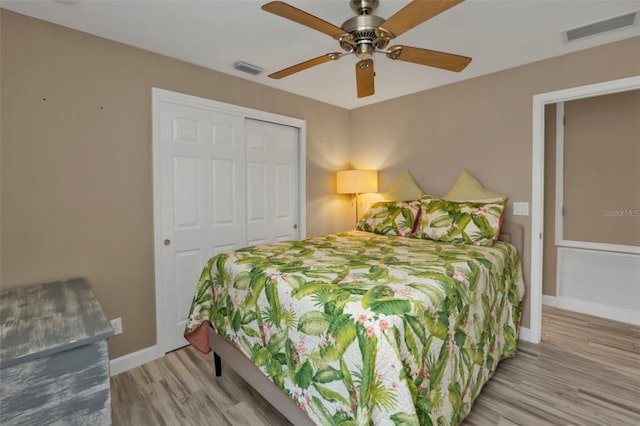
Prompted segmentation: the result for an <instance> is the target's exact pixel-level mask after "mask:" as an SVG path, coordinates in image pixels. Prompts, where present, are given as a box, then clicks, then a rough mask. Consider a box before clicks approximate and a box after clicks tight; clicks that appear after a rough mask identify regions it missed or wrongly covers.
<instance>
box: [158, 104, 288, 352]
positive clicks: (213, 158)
mask: <svg viewBox="0 0 640 426" xmlns="http://www.w3.org/2000/svg"><path fill="white" fill-rule="evenodd" d="M159 133H160V135H159V137H160V140H161V149H160V150H161V153H160V179H159V180H160V182H159V184H160V186H161V188H160V191H159V193H160V194H161V198H162V199H161V200H160V206H161V220H160V223H161V227H162V231H161V234H162V238H163V245H162V268H161V269H162V270H161V277H157V279H159V280H160V281H161V286H160V288H161V291H162V292H163V295H162V300H163V301H164V303H163V304H164V308H163V312H162V313H161V317H162V318H163V321H164V326H163V327H162V329H163V330H165V332H164V333H163V334H164V335H163V336H162V337H161V338H159V339H158V340H159V341H162V342H163V344H162V349H163V350H164V351H165V352H166V351H170V350H173V349H176V348H179V347H182V346H185V345H186V344H187V341H186V340H185V339H184V337H183V331H184V327H185V324H186V318H187V315H188V312H189V307H190V304H191V299H192V297H193V294H194V291H195V287H196V284H197V281H198V278H199V276H200V273H201V272H202V268H203V267H204V265H205V263H206V262H207V260H208V259H209V258H210V257H212V256H214V255H216V254H218V253H221V252H224V251H229V250H233V249H238V248H241V247H246V246H248V245H254V244H261V243H268V242H273V241H279V240H288V239H296V238H298V235H299V233H298V226H297V223H298V211H299V204H298V197H299V192H298V191H299V188H298V161H299V160H298V149H299V146H298V145H299V130H298V129H297V128H294V127H290V126H285V125H280V124H276V123H269V122H263V121H256V120H251V119H247V118H245V117H243V116H241V115H236V114H228V113H221V112H215V111H212V110H211V109H209V108H203V107H199V106H187V105H183V104H178V103H170V102H162V103H161V104H160V126H159ZM158 317H160V315H159V316H158Z"/></svg>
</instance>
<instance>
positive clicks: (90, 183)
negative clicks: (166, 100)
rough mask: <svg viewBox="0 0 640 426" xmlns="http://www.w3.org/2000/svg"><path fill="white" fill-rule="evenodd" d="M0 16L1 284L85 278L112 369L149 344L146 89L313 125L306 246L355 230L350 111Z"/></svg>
mask: <svg viewBox="0 0 640 426" xmlns="http://www.w3.org/2000/svg"><path fill="white" fill-rule="evenodd" d="M0 13H1V39H2V40H1V45H0V49H1V55H2V56H1V67H2V68H1V81H0V90H1V95H2V98H1V106H0V108H1V114H2V115H1V117H0V118H1V119H0V121H1V122H2V128H1V135H0V136H1V138H2V139H1V152H2V156H1V161H2V163H1V164H0V167H1V194H2V207H1V216H0V217H1V224H0V232H1V248H2V251H1V265H2V269H1V271H0V285H1V286H2V288H7V287H13V286H20V285H25V284H30V283H35V282H41V281H47V280H53V279H59V278H64V277H69V276H77V275H83V276H86V277H88V278H89V279H90V281H91V283H92V287H93V289H94V292H95V293H96V295H97V297H98V299H99V301H100V303H101V305H102V307H103V309H104V311H105V313H106V315H107V316H108V317H109V318H115V317H122V319H123V326H124V330H125V333H124V334H122V335H120V336H116V337H114V338H112V339H110V344H109V347H110V355H111V357H112V358H113V357H118V356H121V355H124V354H127V353H130V352H133V351H136V350H139V349H143V348H145V347H148V346H151V345H154V344H155V341H156V337H155V330H156V329H155V327H156V325H155V315H156V314H155V296H154V294H155V290H154V289H155V282H154V252H153V199H152V196H153V188H152V167H153V165H152V157H151V152H152V147H151V88H152V87H159V88H163V89H168V90H173V91H177V92H182V93H187V94H191V95H195V96H201V97H205V98H210V99H215V100H217V101H221V102H228V103H232V104H236V105H242V106H246V107H250V108H255V109H259V110H264V111H269V112H273V113H278V114H283V115H288V116H292V117H297V118H302V119H305V120H307V165H306V166H307V235H309V236H312V235H318V234H325V233H329V232H335V231H341V230H344V229H347V228H349V227H351V226H352V219H351V217H352V216H351V214H350V213H351V212H352V210H351V208H350V206H349V198H348V197H347V196H338V195H335V177H334V172H335V171H336V170H340V169H343V168H345V167H347V166H348V136H349V130H348V129H349V122H348V113H347V111H346V110H344V109H341V108H337V107H334V106H331V105H328V104H324V103H320V102H316V101H312V100H310V99H307V98H303V97H300V96H296V95H292V94H289V93H286V92H283V91H279V90H275V89H272V88H268V87H265V86H262V85H258V84H254V83H251V82H249V81H247V80H243V79H240V78H235V77H231V76H228V75H225V74H221V73H218V72H214V71H210V70H207V69H204V68H201V67H197V66H194V65H191V64H188V63H185V62H181V61H177V60H174V59H170V58H167V57H164V56H160V55H157V54H154V53H150V52H147V51H143V50H140V49H136V48H133V47H129V46H125V45H123V44H119V43H115V42H112V41H108V40H105V39H102V38H99V37H95V36H92V35H88V34H85V33H81V32H78V31H73V30H70V29H67V28H64V27H61V26H57V25H53V24H50V23H46V22H43V21H39V20H36V19H32V18H29V17H26V16H23V15H19V14H16V13H13V12H10V11H6V10H1V12H0Z"/></svg>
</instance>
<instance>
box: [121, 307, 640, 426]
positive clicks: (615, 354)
mask: <svg viewBox="0 0 640 426" xmlns="http://www.w3.org/2000/svg"><path fill="white" fill-rule="evenodd" d="M542 336H543V342H542V343H541V344H540V345H533V344H530V343H527V342H522V341H521V342H519V346H518V348H519V352H518V354H517V355H516V356H515V357H513V358H510V359H505V360H503V361H502V362H501V363H500V365H499V366H498V370H497V371H496V373H495V374H494V376H493V378H492V379H491V380H490V381H489V383H488V384H487V385H486V386H485V388H484V389H483V390H482V392H481V394H480V396H479V397H478V399H477V400H476V402H475V404H474V406H473V409H472V411H471V414H470V415H469V416H468V417H467V419H466V420H465V421H464V422H463V423H462V424H463V425H464V426H471V425H478V426H485V425H486V426H494V425H499V426H513V425H519V426H528V425H536V426H537V425H594V426H602V425H612V426H613V425H616V426H617V425H630V426H637V425H640V327H637V326H631V325H628V324H622V323H617V322H614V321H609V320H604V319H599V318H595V317H590V316H587V315H582V314H577V313H573V312H567V311H563V310H560V309H555V308H550V307H548V306H545V307H544V309H543V333H542ZM211 358H212V357H211V354H209V355H203V354H201V353H199V352H197V351H196V350H194V349H193V348H191V347H186V348H183V349H179V350H177V351H174V352H171V353H169V354H167V356H165V357H164V358H161V359H159V360H156V361H153V362H151V363H148V364H145V365H143V366H141V367H138V368H135V369H133V370H130V371H127V372H124V373H121V374H119V375H117V376H114V377H112V379H111V392H112V407H113V411H112V412H113V424H114V425H116V426H118V425H135V426H139V425H167V426H170V425H179V426H187V425H247V426H260V425H289V424H290V423H289V422H288V421H287V420H286V419H285V418H283V417H282V416H281V415H280V414H279V413H278V412H277V411H276V410H275V409H273V408H272V407H271V406H270V405H269V404H268V403H267V402H266V401H265V400H264V399H262V397H260V395H258V394H257V393H256V392H255V391H253V389H252V388H251V387H250V386H249V385H248V384H247V383H246V382H245V381H244V380H243V379H242V378H240V377H239V376H238V375H236V374H235V373H234V372H233V371H232V370H231V369H230V368H226V369H225V368H224V364H223V375H222V377H218V378H216V377H214V374H213V360H212V359H211Z"/></svg>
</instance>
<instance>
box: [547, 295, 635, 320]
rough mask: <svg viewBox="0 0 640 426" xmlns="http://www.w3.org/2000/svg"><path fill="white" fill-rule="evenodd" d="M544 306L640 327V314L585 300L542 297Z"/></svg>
mask: <svg viewBox="0 0 640 426" xmlns="http://www.w3.org/2000/svg"><path fill="white" fill-rule="evenodd" d="M542 303H543V304H544V305H549V306H553V307H555V308H560V309H566V310H568V311H574V312H580V313H581V314H587V315H593V316H596V317H600V318H607V319H610V320H613V321H620V322H624V323H627V324H635V325H640V312H639V311H632V310H629V309H623V308H614V307H611V306H607V305H600V304H597V303H592V302H585V301H583V300H576V299H570V298H568V297H556V296H547V295H544V294H543V295H542Z"/></svg>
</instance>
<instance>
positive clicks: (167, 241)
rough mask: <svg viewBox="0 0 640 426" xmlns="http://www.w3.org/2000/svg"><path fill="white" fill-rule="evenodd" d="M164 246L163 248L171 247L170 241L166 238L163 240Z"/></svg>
mask: <svg viewBox="0 0 640 426" xmlns="http://www.w3.org/2000/svg"><path fill="white" fill-rule="evenodd" d="M164 245H165V246H170V245H171V240H170V239H168V238H167V239H166V240H164Z"/></svg>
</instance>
